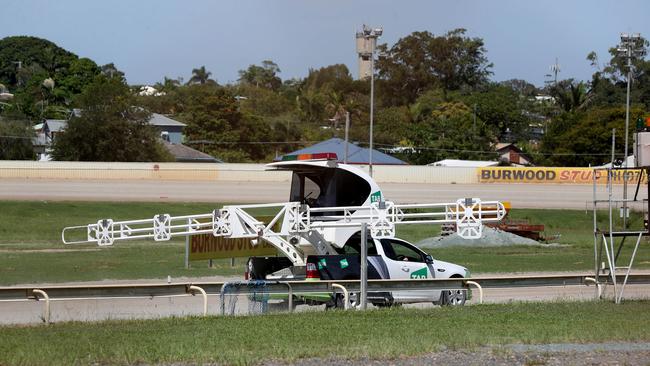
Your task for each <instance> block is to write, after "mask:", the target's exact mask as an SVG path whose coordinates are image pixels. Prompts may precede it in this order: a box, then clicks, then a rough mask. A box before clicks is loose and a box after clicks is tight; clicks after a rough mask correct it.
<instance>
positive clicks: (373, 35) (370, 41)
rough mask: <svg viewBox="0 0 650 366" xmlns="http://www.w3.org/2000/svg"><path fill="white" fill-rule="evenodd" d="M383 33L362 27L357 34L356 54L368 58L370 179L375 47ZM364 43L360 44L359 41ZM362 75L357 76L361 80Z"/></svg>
mask: <svg viewBox="0 0 650 366" xmlns="http://www.w3.org/2000/svg"><path fill="white" fill-rule="evenodd" d="M383 32H384V29H383V27H378V28H371V27H368V26H366V25H365V24H364V25H363V30H362V31H361V32H359V33H357V52H358V53H359V57H361V59H362V60H364V61H365V60H367V59H368V58H370V148H369V150H368V172H369V173H370V176H371V177H372V142H373V141H372V140H373V139H372V135H373V133H372V129H373V124H374V117H375V116H374V114H375V49H376V47H377V38H379V37H381V35H382V33H383ZM360 39H362V40H363V41H364V42H362V43H361V44H360V43H359V40H360ZM362 76H363V75H359V77H360V78H361V77H362Z"/></svg>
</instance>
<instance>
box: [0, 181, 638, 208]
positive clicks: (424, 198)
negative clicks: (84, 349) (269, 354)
mask: <svg viewBox="0 0 650 366" xmlns="http://www.w3.org/2000/svg"><path fill="white" fill-rule="evenodd" d="M381 187H382V189H383V190H384V195H385V197H386V198H387V199H388V200H392V201H395V202H397V203H423V202H452V201H455V200H456V199H458V198H463V197H478V198H481V199H483V200H500V201H510V202H511V203H512V205H513V207H518V208H553V209H585V208H591V201H592V198H593V187H592V186H591V185H589V184H585V185H565V184H527V183H518V184H515V183H512V184H406V183H405V184H397V183H384V184H381ZM617 189H621V188H620V187H617ZM631 189H632V190H633V189H634V187H632V188H631ZM598 192H599V198H601V199H604V198H606V195H605V190H604V187H599V191H598ZM644 193H645V192H642V193H641V195H642V196H643V197H645V196H646V195H645V194H644ZM288 195H289V185H288V184H287V183H286V182H229V181H214V182H210V181H161V180H155V181H154V180H138V181H135V180H129V181H121V180H102V181H98V180H49V179H2V180H0V200H48V201H147V202H222V203H223V202H230V203H268V202H285V201H286V200H287V198H288Z"/></svg>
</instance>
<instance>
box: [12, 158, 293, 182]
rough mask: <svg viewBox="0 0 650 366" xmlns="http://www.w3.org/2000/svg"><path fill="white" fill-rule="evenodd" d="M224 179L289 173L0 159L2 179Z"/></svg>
mask: <svg viewBox="0 0 650 366" xmlns="http://www.w3.org/2000/svg"><path fill="white" fill-rule="evenodd" d="M4 178H23V179H82V180H83V179H98V180H107V179H116V180H139V179H147V180H195V181H196V180H198V181H201V180H223V181H260V182H265V181H266V182H268V181H273V182H283V181H286V182H288V181H289V180H290V179H291V175H290V173H288V172H279V171H273V172H267V171H265V170H264V164H207V163H114V162H62V161H56V162H55V161H48V162H38V161H0V179H4Z"/></svg>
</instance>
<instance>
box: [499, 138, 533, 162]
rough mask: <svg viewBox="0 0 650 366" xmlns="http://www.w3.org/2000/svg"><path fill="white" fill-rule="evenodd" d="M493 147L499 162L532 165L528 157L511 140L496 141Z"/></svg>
mask: <svg viewBox="0 0 650 366" xmlns="http://www.w3.org/2000/svg"><path fill="white" fill-rule="evenodd" d="M495 149H496V151H497V153H498V154H499V161H501V162H504V163H509V164H513V165H534V164H533V161H532V160H531V159H530V157H529V156H528V155H526V153H524V152H523V151H521V149H520V148H518V147H517V146H516V145H515V144H513V143H511V142H504V143H498V144H496V146H495Z"/></svg>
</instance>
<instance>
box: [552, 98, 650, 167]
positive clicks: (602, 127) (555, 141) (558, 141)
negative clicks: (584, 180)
mask: <svg viewBox="0 0 650 366" xmlns="http://www.w3.org/2000/svg"><path fill="white" fill-rule="evenodd" d="M643 114H644V111H643V109H642V108H639V107H633V108H632V109H631V110H630V119H631V120H632V121H635V120H636V119H637V118H639V117H640V116H643ZM613 128H616V151H618V152H622V151H623V150H624V144H625V136H624V135H625V106H616V107H609V106H601V107H592V108H590V109H589V110H587V111H583V112H580V111H577V112H566V113H563V114H561V115H560V116H558V117H557V118H555V120H554V121H553V123H552V124H551V125H550V126H549V130H548V132H547V133H546V135H545V136H544V139H543V141H542V153H543V154H545V155H546V156H547V157H548V158H547V164H549V165H557V166H590V165H591V166H595V165H602V164H604V163H607V162H609V161H610V160H611V157H610V150H611V138H612V129H613ZM633 131H634V128H631V129H630V131H629V132H630V137H629V139H630V141H632V136H631V135H632V134H633ZM617 157H618V158H623V156H622V155H621V154H619V155H618V156H617Z"/></svg>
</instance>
